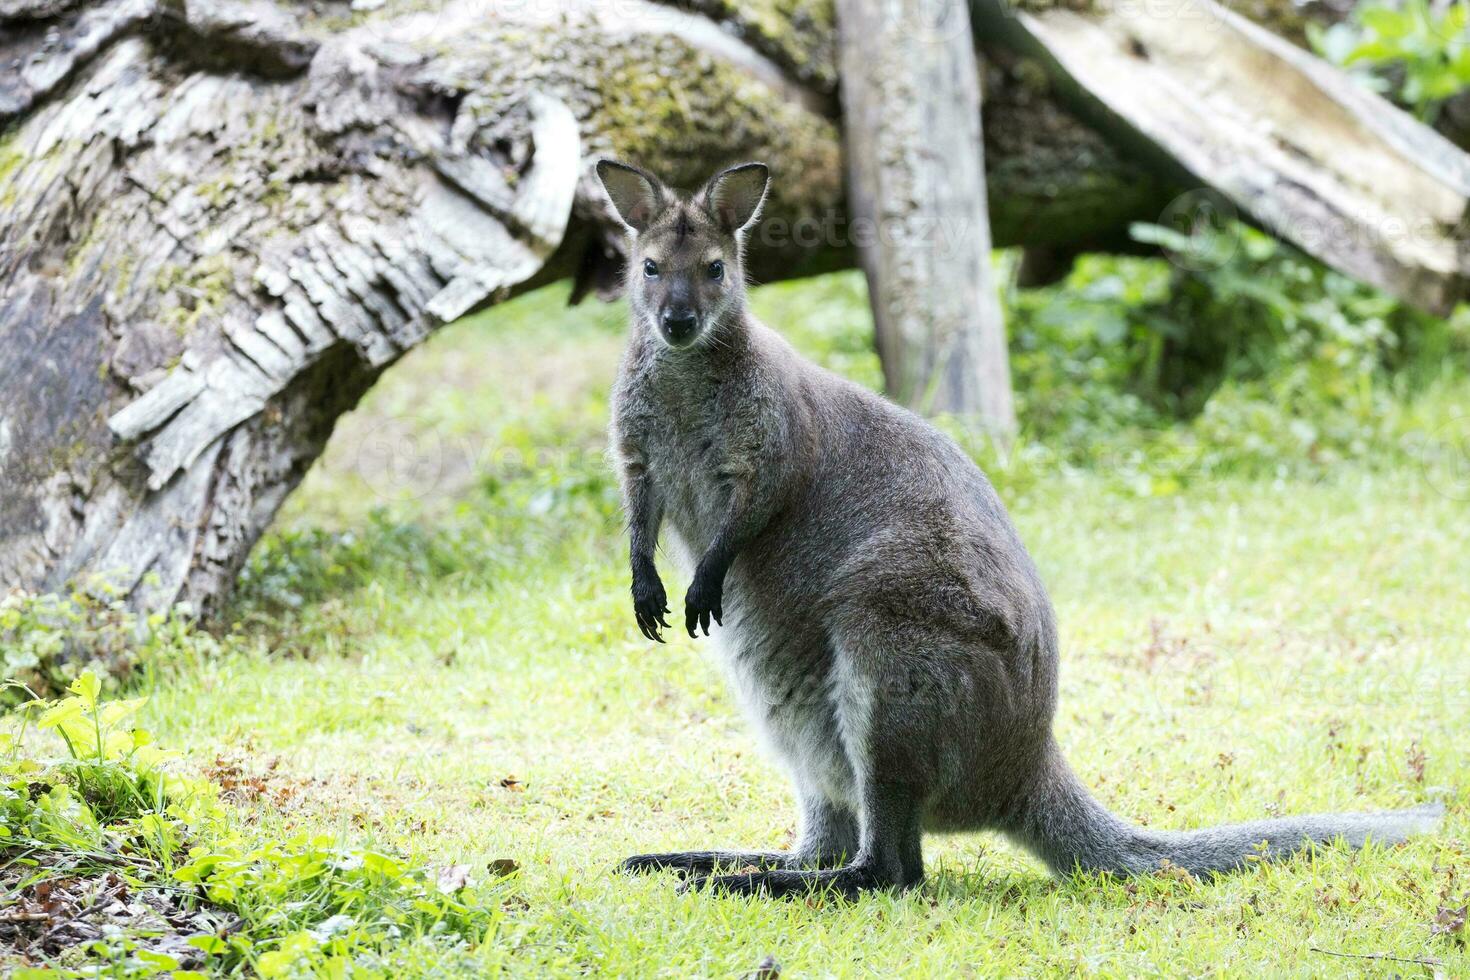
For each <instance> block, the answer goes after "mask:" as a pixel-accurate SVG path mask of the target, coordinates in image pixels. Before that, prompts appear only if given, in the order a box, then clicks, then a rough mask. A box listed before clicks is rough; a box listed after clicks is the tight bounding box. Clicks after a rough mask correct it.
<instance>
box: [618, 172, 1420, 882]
mask: <svg viewBox="0 0 1470 980" xmlns="http://www.w3.org/2000/svg"><path fill="white" fill-rule="evenodd" d="M597 173H598V175H599V177H600V178H601V181H602V184H603V187H604V189H605V190H606V192H607V196H608V198H609V200H610V201H611V202H612V205H613V208H614V210H615V211H616V213H617V215H618V217H620V218H621V220H622V222H623V223H624V224H625V225H626V226H627V231H628V233H629V236H630V238H629V241H630V254H629V258H628V273H627V276H628V280H627V295H628V299H629V304H630V307H631V312H632V316H631V319H632V327H631V331H630V336H629V339H628V346H627V350H626V353H625V354H624V357H623V360H622V363H621V366H620V368H619V373H618V377H617V381H616V384H615V387H614V393H613V407H612V424H611V455H612V458H613V460H614V462H615V464H616V467H617V470H618V473H619V478H620V481H621V486H622V493H623V500H624V507H625V510H626V514H627V520H628V532H629V539H630V564H631V571H632V592H633V614H634V618H635V620H636V622H637V625H638V628H639V629H640V630H641V631H642V633H643V635H644V636H645V637H647V638H648V639H650V640H656V641H659V642H662V641H663V636H662V633H661V630H664V629H668V628H670V627H669V623H668V620H667V618H666V617H667V616H668V615H669V614H670V610H669V606H668V599H667V595H666V593H665V591H664V586H663V584H662V582H661V580H660V578H659V574H658V570H657V568H656V567H655V562H654V552H655V545H656V542H657V540H658V536H659V532H660V529H661V528H666V529H667V531H668V534H667V538H668V541H669V544H670V545H671V546H672V548H671V550H672V551H673V553H674V555H675V556H676V557H677V558H678V559H679V561H680V562H681V563H682V564H683V565H684V567H685V569H686V570H687V571H688V572H689V573H690V574H691V583H692V584H691V585H690V586H689V590H688V592H687V593H686V594H685V596H684V610H683V612H684V622H683V625H684V628H685V629H686V630H687V631H688V632H689V634H690V635H691V636H696V635H700V634H702V635H703V636H712V637H713V638H714V640H715V641H716V642H717V643H718V645H719V646H720V647H721V649H722V658H721V659H722V661H723V663H724V665H725V667H726V669H727V671H728V673H729V675H730V680H731V682H732V684H733V687H734V689H735V692H736V693H737V695H738V699H739V700H740V702H741V703H742V705H743V707H744V709H745V710H746V712H747V713H748V714H749V716H750V717H751V719H752V720H753V722H754V725H755V727H756V728H757V730H758V731H759V732H760V734H761V735H762V736H763V738H764V741H765V742H766V743H768V748H770V749H771V750H772V751H773V752H774V754H775V755H776V756H777V757H778V758H779V759H780V760H781V761H782V762H783V763H784V764H785V766H786V768H787V769H788V770H789V771H790V774H791V777H792V780H793V782H794V784H795V790H796V796H797V799H798V802H799V807H800V828H799V831H798V834H797V839H796V843H795V845H794V847H792V849H791V850H789V851H785V852H781V851H754V852H747V851H723V850H713V851H689V852H681V853H672V854H644V855H639V856H637V857H631V858H629V859H628V860H627V861H625V862H624V863H623V864H622V865H621V868H622V869H623V870H625V871H631V872H641V871H651V870H657V869H671V870H675V871H678V872H682V873H683V874H684V875H685V876H686V884H685V886H684V887H686V888H689V887H702V886H704V885H706V884H707V885H709V886H710V887H712V888H714V889H716V890H719V891H723V892H729V893H748V894H749V893H758V894H765V895H773V896H775V895H788V894H795V893H805V892H807V891H809V890H812V889H832V890H834V891H836V892H838V893H840V894H843V895H847V896H853V895H856V894H859V893H861V892H863V891H865V890H868V889H876V888H899V889H902V888H909V887H912V886H914V885H917V884H919V883H920V882H921V881H922V880H923V875H924V866H923V858H922V854H921V848H920V841H921V835H922V833H923V832H924V831H926V830H996V831H1000V832H1001V833H1003V834H1006V835H1008V836H1009V837H1010V838H1011V839H1013V840H1015V841H1017V842H1018V843H1020V844H1021V845H1022V846H1024V847H1026V848H1028V849H1029V850H1031V851H1032V852H1033V853H1035V854H1036V855H1038V856H1039V857H1040V858H1041V859H1042V860H1043V861H1044V862H1045V863H1046V864H1047V866H1048V867H1049V868H1050V869H1051V870H1052V872H1053V873H1055V874H1058V875H1065V874H1070V873H1072V872H1075V871H1078V870H1081V871H1102V870H1106V871H1113V872H1118V873H1124V874H1132V873H1143V872H1148V871H1153V870H1158V869H1159V868H1160V867H1161V866H1162V864H1163V862H1165V861H1168V862H1170V863H1172V864H1173V865H1176V866H1178V867H1181V868H1184V869H1186V870H1188V871H1189V872H1191V873H1194V874H1203V873H1207V872H1216V871H1227V870H1231V869H1236V868H1240V867H1242V866H1244V865H1245V864H1246V863H1247V862H1248V861H1249V860H1254V859H1256V858H1259V857H1280V856H1284V855H1287V854H1290V853H1292V852H1294V851H1296V850H1299V849H1300V848H1303V847H1306V846H1309V845H1310V844H1312V843H1313V842H1329V841H1333V840H1336V839H1338V838H1341V839H1343V840H1344V841H1346V842H1347V843H1348V844H1350V845H1353V846H1361V845H1362V844H1363V843H1364V842H1365V841H1366V840H1367V839H1368V838H1370V837H1372V838H1373V839H1375V840H1377V841H1380V842H1384V843H1391V842H1398V841H1401V840H1403V839H1404V838H1405V837H1406V836H1408V835H1410V834H1412V833H1415V832H1421V831H1427V830H1430V829H1432V828H1433V827H1434V826H1435V825H1436V824H1437V819H1436V818H1437V816H1438V814H1439V813H1440V812H1441V811H1440V808H1437V807H1433V806H1423V807H1419V808H1417V809H1410V810H1401V811H1392V812H1385V813H1375V814H1332V815H1319V816H1303V817H1290V818H1281V819H1275V820H1261V821H1256V822H1252V823H1243V824H1236V825H1231V826H1224V827H1218V828H1215V829H1210V830H1197V831H1189V832H1159V831H1150V830H1144V829H1142V828H1140V827H1137V826H1134V825H1132V824H1130V823H1128V822H1126V821H1124V820H1122V819H1120V818H1118V817H1116V816H1114V815H1113V814H1112V813H1110V812H1109V811H1108V810H1107V809H1106V808H1105V807H1104V806H1102V804H1100V803H1099V802H1097V800H1095V799H1094V798H1093V796H1092V795H1091V794H1090V793H1089V792H1088V791H1087V789H1086V787H1085V786H1084V785H1083V784H1082V782H1081V780H1079V779H1078V777H1077V776H1076V775H1074V774H1073V772H1072V770H1071V769H1070V768H1069V767H1068V765H1067V763H1066V762H1065V760H1064V759H1063V756H1062V753H1061V751H1060V750H1059V748H1058V746H1057V743H1056V741H1055V740H1054V739H1053V736H1052V716H1053V714H1054V712H1055V710H1056V705H1057V630H1056V623H1055V617H1054V614H1053V612H1052V607H1051V603H1050V600H1049V599H1048V597H1047V594H1046V590H1045V589H1044V588H1043V586H1042V583H1041V580H1040V577H1039V576H1038V574H1037V571H1036V568H1035V566H1034V565H1033V564H1032V561H1031V558H1030V556H1029V555H1028V554H1027V552H1026V549H1025V548H1024V547H1023V546H1022V544H1021V541H1020V538H1019V536H1018V535H1017V532H1016V529H1015V527H1014V526H1013V525H1012V523H1011V521H1010V518H1009V516H1008V515H1007V514H1006V511H1005V509H1004V507H1002V506H1001V502H1000V500H999V498H998V497H997V496H996V493H995V490H994V489H993V488H992V487H991V485H990V482H989V481H988V480H987V479H986V477H985V476H984V474H982V473H981V471H980V469H979V468H978V467H977V466H976V465H975V463H974V462H973V461H972V460H971V459H970V458H969V457H968V456H967V455H965V453H964V452H962V451H961V450H960V448H959V447H958V446H957V445H956V444H955V443H954V442H952V441H951V440H950V439H949V438H948V437H946V436H944V435H943V434H941V433H940V432H939V431H938V430H937V429H935V428H934V427H933V426H931V425H930V424H928V423H927V422H925V421H924V420H923V419H921V418H919V417H918V416H916V415H914V414H911V413H910V412H908V411H906V410H905V409H903V408H900V407H898V406H896V405H893V404H891V403H890V402H888V401H886V400H885V399H883V398H881V397H879V396H877V395H875V394H873V393H871V392H869V391H868V390H866V389H864V388H862V387H860V386H859V385H856V384H854V383H852V382H849V381H847V380H845V379H843V378H840V377H837V376H836V375H833V374H831V373H829V372H827V371H825V370H823V369H821V368H819V367H817V366H816V365H814V364H812V363H810V362H809V361H807V360H805V359H803V358H802V357H801V356H800V355H799V354H797V353H796V351H795V350H793V349H792V348H791V346H790V345H789V344H787V343H786V341H785V340H783V339H782V338H781V337H780V336H779V335H777V334H776V333H775V332H773V331H772V330H770V329H768V328H767V327H765V326H764V325H762V324H761V323H760V322H758V321H757V320H756V318H755V317H754V316H752V315H751V313H750V312H749V310H748V309H747V308H746V301H745V274H744V254H743V236H744V233H745V232H746V230H747V229H748V228H749V227H750V226H751V224H752V223H753V222H754V221H755V220H756V218H757V215H758V213H759V211H760V209H761V205H762V203H763V201H764V199H765V194H766V188H767V183H768V170H767V168H766V167H765V166H764V165H763V164H759V163H747V164H743V165H741V166H736V167H731V168H730V169H727V170H723V171H721V172H719V173H717V174H715V175H714V177H712V178H711V179H710V180H709V182H708V183H706V184H705V185H704V187H703V188H702V189H700V190H699V191H698V192H697V193H694V194H693V195H692V196H685V195H682V194H679V193H676V192H674V191H671V190H670V189H668V188H666V187H665V186H664V185H663V184H661V183H660V182H659V181H658V180H657V179H655V178H654V177H653V176H651V175H649V174H648V173H646V172H644V171H642V170H640V169H638V168H636V167H631V166H628V165H626V164H623V163H618V162H615V161H611V160H602V161H600V162H599V163H598V165H597ZM711 626H713V627H714V630H713V633H711ZM751 867H754V868H755V869H757V870H750V868H751ZM739 869H745V870H744V871H743V872H741V871H740V870H739ZM721 871H724V872H725V873H723V874H721V873H720V872H721Z"/></svg>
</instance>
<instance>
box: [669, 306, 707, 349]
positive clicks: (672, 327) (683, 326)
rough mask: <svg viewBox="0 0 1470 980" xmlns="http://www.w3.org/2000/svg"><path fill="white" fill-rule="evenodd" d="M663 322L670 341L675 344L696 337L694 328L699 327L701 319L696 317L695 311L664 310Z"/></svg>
mask: <svg viewBox="0 0 1470 980" xmlns="http://www.w3.org/2000/svg"><path fill="white" fill-rule="evenodd" d="M663 321H664V330H665V331H666V332H667V333H668V335H669V339H670V340H672V341H675V342H678V341H681V340H688V339H689V338H690V337H692V336H694V328H695V327H697V326H698V325H699V318H698V317H696V316H695V315H694V311H693V310H676V309H668V310H664V312H663Z"/></svg>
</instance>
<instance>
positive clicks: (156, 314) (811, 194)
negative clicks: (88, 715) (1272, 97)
mask: <svg viewBox="0 0 1470 980" xmlns="http://www.w3.org/2000/svg"><path fill="white" fill-rule="evenodd" d="M388 4H389V5H388V6H384V7H383V8H382V9H379V10H377V11H375V12H372V13H358V12H353V11H351V10H350V9H349V8H348V7H347V6H345V5H344V4H337V3H332V2H331V0H318V2H317V3H316V4H314V5H310V6H308V5H304V4H303V5H299V6H293V5H291V4H290V3H287V2H284V0H281V2H269V0H102V2H95V3H87V2H85V0H0V390H3V391H4V392H5V395H6V398H5V401H4V403H3V404H0V588H8V587H13V586H21V587H25V588H33V589H56V588H61V587H64V586H65V585H66V584H67V583H68V582H69V581H72V580H75V579H81V578H85V577H88V576H105V577H108V578H110V579H112V580H113V582H114V584H115V585H116V586H117V587H119V588H121V589H122V590H123V591H124V593H125V594H126V595H127V596H128V599H129V601H130V602H131V603H132V604H133V605H134V606H135V607H140V608H158V607H162V606H165V605H167V604H169V603H172V602H174V601H176V600H179V599H183V600H188V601H191V602H193V603H195V604H196V605H199V606H202V607H205V608H206V610H207V609H208V608H209V607H212V606H214V605H215V604H217V603H218V602H219V601H220V599H221V598H222V597H223V596H224V595H225V594H226V593H227V590H228V587H229V584H230V583H231V582H232V580H233V578H234V575H235V572H236V571H237V570H238V568H239V566H240V563H241V562H242V561H243V560H244V558H245V555H246V553H247V552H248V550H249V548H250V546H251V544H252V543H253V542H254V540H255V539H256V537H257V536H258V535H259V534H260V532H261V530H262V529H263V528H264V527H265V526H266V524H267V523H268V522H269V520H270V518H271V516H272V515H273V514H274V512H275V510H276V508H277V507H278V506H279V505H280V503H281V501H282V499H283V498H284V497H285V496H286V494H287V493H289V492H290V491H291V489H292V488H293V487H295V485H296V484H297V482H298V481H299V480H300V479H301V477H302V475H303V474H304V472H305V471H306V469H307V467H308V466H309V465H310V464H311V462H312V461H313V460H314V459H315V458H316V456H317V455H318V454H319V453H320V451H321V449H322V446H323V444H324V442H325V440H326V438H327V437H328V435H329V434H330V432H331V429H332V426H333V423H334V422H335V420H336V419H337V417H338V416H339V415H340V414H341V413H342V412H344V411H346V410H347V409H348V408H350V407H351V406H352V405H353V404H354V403H355V402H356V400H357V399H358V398H359V397H360V396H361V394H362V393H363V392H364V391H365V390H366V389H367V388H368V387H369V386H370V385H371V384H372V383H373V381H374V380H375V379H376V377H377V376H378V375H379V373H380V372H381V371H382V370H384V368H385V367H387V366H388V365H389V364H391V363H392V362H393V361H394V360H395V359H396V358H397V357H398V356H400V355H401V354H402V353H403V352H404V351H405V350H407V349H408V348H410V347H412V346H413V345H414V344H416V343H418V342H419V341H420V340H422V339H423V338H424V337H425V336H426V335H427V334H428V333H429V332H430V331H432V330H433V329H435V328H436V327H437V326H438V325H440V324H442V323H444V322H446V321H448V320H451V319H454V318H456V317H458V316H461V315H463V314H464V313H467V312H470V311H473V310H475V309H478V308H481V307H484V306H487V305H489V304H492V303H494V302H497V301H499V300H502V299H504V298H506V297H508V296H510V295H513V294H514V293H516V292H518V291H521V290H525V289H530V288H534V287H536V286H538V285H540V284H542V283H544V282H548V281H551V280H553V279H557V278H561V277H565V276H575V277H576V279H577V290H576V293H577V295H581V294H583V293H586V292H588V291H596V292H598V293H601V294H606V293H609V292H612V291H615V290H616V288H617V283H618V281H619V280H618V269H619V267H620V265H621V249H622V247H623V245H622V242H623V239H622V235H621V232H620V231H618V230H617V228H616V227H615V225H614V223H613V222H612V221H611V218H610V216H609V215H608V213H607V212H606V210H605V203H604V201H603V199H602V196H601V194H600V192H599V191H597V190H596V188H595V184H594V182H593V181H592V180H591V179H590V175H589V173H588V164H589V163H590V161H591V160H592V159H593V158H595V157H596V156H598V155H601V154H605V153H606V154H613V155H617V156H620V157H624V158H627V159H631V160H635V161H638V162H641V163H643V164H644V165H646V166H648V167H649V168H650V169H652V170H654V171H655V172H657V173H659V174H660V175H662V176H665V177H667V178H668V179H670V180H671V181H672V182H674V183H676V184H677V183H683V184H685V185H690V184H694V183H695V182H697V181H700V180H703V179H704V178H705V177H706V176H707V175H708V173H709V172H710V171H712V170H713V169H715V168H716V167H717V166H720V165H723V164H727V163H729V162H732V161H733V160H737V159H749V158H761V159H765V160H767V161H769V162H770V163H771V164H772V165H773V166H774V169H775V172H776V180H775V184H774V189H773V195H772V198H771V200H770V202H769V203H768V206H767V211H766V219H765V220H764V221H763V223H762V224H761V226H760V227H759V229H758V230H757V232H756V234H755V235H754V236H753V237H752V247H753V250H754V252H753V260H754V262H753V271H754V272H755V274H756V275H757V276H758V277H760V278H773V277H775V276H778V275H801V274H805V273H808V272H815V271H822V270H826V269H830V268H835V267H840V266H844V265H849V264H851V262H852V256H853V250H852V248H851V244H850V240H851V235H850V232H849V229H848V227H847V222H846V217H845V211H844V208H843V200H844V198H843V180H842V156H841V150H840V145H841V135H840V130H839V127H838V125H837V123H836V119H837V101H836V85H837V78H838V72H837V67H836V63H835V55H834V52H835V44H834V37H835V32H834V30H833V26H832V22H831V12H830V9H829V7H828V6H827V4H826V3H824V2H823V0H782V2H781V3H779V4H778V3H774V2H773V0H761V2H756V3H752V4H741V5H736V4H732V3H729V2H727V0H693V2H690V0H680V3H679V4H678V5H676V6H675V5H671V6H661V5H659V4H656V3H651V2H646V0H620V2H619V3H616V4H605V3H600V2H597V0H550V2H541V3H510V4H490V5H485V4H480V3H475V2H471V0H462V2H451V3H447V4H445V5H444V6H443V7H442V8H429V9H418V10H414V9H412V8H413V7H414V6H415V4H414V2H413V0H388ZM985 64H986V72H987V74H986V84H985V87H984V90H985V94H986V103H985V112H986V121H987V125H986V128H985V157H986V161H987V165H988V171H989V172H988V178H989V180H988V189H989V196H990V219H991V228H992V231H993V233H994V235H995V238H996V241H997V243H998V244H1002V245H1005V244H1012V243H1020V242H1025V243H1028V244H1037V245H1052V246H1056V247H1057V248H1058V250H1059V251H1067V250H1075V249H1079V248H1080V249H1085V248H1093V247H1099V246H1106V245H1108V244H1110V243H1114V242H1117V241H1118V240H1120V239H1121V238H1124V237H1126V227H1127V224H1128V222H1130V221H1134V220H1154V219H1155V218H1156V217H1157V216H1158V214H1159V213H1160V211H1161V210H1162V208H1163V206H1164V204H1165V203H1167V202H1168V200H1169V199H1170V198H1171V197H1172V196H1173V194H1174V185H1173V184H1172V183H1171V182H1170V180H1169V179H1167V178H1164V179H1161V178H1160V177H1157V176H1155V171H1154V170H1153V169H1151V167H1150V165H1149V164H1147V163H1143V162H1138V161H1136V160H1134V159H1133V158H1132V157H1130V156H1128V155H1127V154H1126V153H1123V152H1120V151H1119V150H1117V149H1115V148H1114V147H1113V145H1112V144H1111V143H1110V142H1109V141H1108V140H1106V139H1104V138H1103V137H1102V136H1101V135H1099V133H1098V132H1097V131H1096V130H1094V129H1092V128H1090V127H1089V126H1088V125H1086V124H1084V123H1082V122H1080V121H1079V119H1078V117H1077V116H1076V115H1074V114H1073V112H1072V110H1071V109H1069V108H1068V107H1067V104H1066V103H1065V102H1064V101H1062V100H1058V99H1056V98H1054V97H1053V91H1052V82H1051V80H1050V79H1049V77H1048V76H1047V75H1046V73H1045V72H1044V71H1043V70H1041V69H1040V68H1039V67H1038V66H1039V65H1040V62H1039V61H1037V60H1034V59H1032V58H1029V57H1025V56H1018V55H1014V54H1011V53H1009V52H1006V51H1003V50H999V49H997V50H994V51H991V52H989V53H988V55H987V57H986V59H985Z"/></svg>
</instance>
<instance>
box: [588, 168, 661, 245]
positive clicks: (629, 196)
mask: <svg viewBox="0 0 1470 980" xmlns="http://www.w3.org/2000/svg"><path fill="white" fill-rule="evenodd" d="M597 176H598V179H600V180H601V181H602V187H603V190H605V191H607V197H608V200H610V201H612V203H613V208H614V209H616V210H617V212H618V217H619V218H622V219H623V224H625V225H627V226H628V227H629V228H632V229H633V230H634V231H636V232H639V233H641V232H643V231H644V230H645V229H646V228H647V227H648V224H649V222H651V221H652V220H653V217H654V215H656V214H658V212H659V211H660V209H662V208H663V203H664V189H663V185H662V184H660V183H659V182H658V179H657V178H655V177H654V176H652V175H651V174H648V173H645V172H644V171H642V170H639V169H638V168H637V167H630V166H628V165H627V164H626V163H618V162H617V161H616V160H598V161H597Z"/></svg>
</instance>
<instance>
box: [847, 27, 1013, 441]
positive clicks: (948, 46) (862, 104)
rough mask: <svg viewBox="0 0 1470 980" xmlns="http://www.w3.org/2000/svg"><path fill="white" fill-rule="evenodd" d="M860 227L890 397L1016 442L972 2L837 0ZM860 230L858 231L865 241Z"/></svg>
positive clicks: (851, 184)
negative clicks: (987, 192) (994, 265)
mask: <svg viewBox="0 0 1470 980" xmlns="http://www.w3.org/2000/svg"><path fill="white" fill-rule="evenodd" d="M837 21H838V39H839V41H838V46H839V48H840V51H841V58H840V62H839V63H840V65H841V68H842V106H843V135H844V137H845V147H846V151H847V153H846V155H847V168H848V200H849V205H850V213H851V214H852V217H853V227H854V229H856V228H857V227H858V222H863V223H864V225H865V227H866V229H867V230H869V231H871V234H864V235H863V236H861V238H860V239H859V240H858V242H857V244H858V254H859V257H860V259H861V261H862V264H863V268H864V270H865V271H866V273H867V278H868V290H869V295H870V298H871V303H872V307H873V326H874V329H875V331H876V334H877V341H878V351H879V353H880V355H881V356H882V361H883V373H884V376H885V379H886V382H887V388H888V393H889V395H891V396H892V397H893V398H894V399H896V400H897V401H900V402H902V403H903V404H905V405H908V406H909V407H911V408H914V409H917V410H919V411H921V412H924V413H926V414H935V413H941V412H942V413H952V414H955V415H958V416H961V417H964V418H968V419H970V420H971V421H973V422H975V423H977V424H978V425H979V426H981V427H982V428H984V429H985V430H986V431H988V432H989V433H991V434H992V435H994V436H996V437H998V438H1000V439H1002V440H1004V441H1008V440H1009V439H1010V437H1011V436H1012V435H1013V434H1014V432H1015V428H1016V413H1015V406H1014V404H1013V402H1012V398H1011V377H1010V366H1009V358H1008V356H1007V353H1006V339H1005V324H1004V323H1003V321H1002V318H1001V309H1000V296H999V294H998V293H997V291H996V282H995V272H994V270H993V269H992V267H991V261H990V251H991V240H990V216H989V214H988V212H987V209H986V195H985V163H984V156H983V152H984V151H983V146H982V142H981V136H980V134H981V125H980V68H979V64H978V63H977V61H976V57H975V46H974V43H973V42H972V40H971V34H970V16H969V11H968V10H967V9H966V7H965V4H964V0H884V2H880V3H873V2H871V0H838V3H837ZM855 237H857V236H855Z"/></svg>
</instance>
